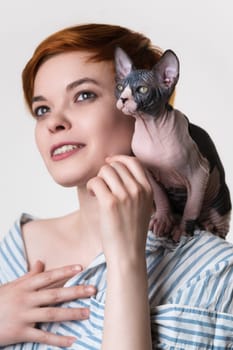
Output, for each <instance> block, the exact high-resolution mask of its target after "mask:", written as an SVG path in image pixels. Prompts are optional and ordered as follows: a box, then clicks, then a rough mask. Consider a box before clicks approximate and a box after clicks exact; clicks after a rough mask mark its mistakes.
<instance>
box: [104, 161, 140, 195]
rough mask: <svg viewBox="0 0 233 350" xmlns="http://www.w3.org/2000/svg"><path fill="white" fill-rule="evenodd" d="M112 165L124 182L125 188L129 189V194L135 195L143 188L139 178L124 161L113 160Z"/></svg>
mask: <svg viewBox="0 0 233 350" xmlns="http://www.w3.org/2000/svg"><path fill="white" fill-rule="evenodd" d="M111 167H112V168H114V170H115V172H117V174H118V177H120V179H121V181H122V183H123V184H124V188H126V189H127V193H128V194H131V195H134V194H136V193H139V192H140V190H141V189H142V185H141V183H140V182H138V180H137V179H136V178H135V177H134V176H133V174H132V173H131V172H130V171H129V169H128V168H127V167H126V166H125V165H124V164H123V163H120V162H118V161H114V162H111ZM116 194H117V192H116Z"/></svg>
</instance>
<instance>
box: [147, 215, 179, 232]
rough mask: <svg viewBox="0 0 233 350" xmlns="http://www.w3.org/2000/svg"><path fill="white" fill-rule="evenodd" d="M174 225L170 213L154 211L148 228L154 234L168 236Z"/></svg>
mask: <svg viewBox="0 0 233 350" xmlns="http://www.w3.org/2000/svg"><path fill="white" fill-rule="evenodd" d="M173 225H174V218H173V216H172V215H171V214H170V213H163V214H161V213H157V212H155V213H154V214H153V215H152V216H151V219H150V224H149V229H150V230H152V231H153V232H154V234H155V235H156V236H160V237H163V236H169V235H170V233H171V231H172V227H173Z"/></svg>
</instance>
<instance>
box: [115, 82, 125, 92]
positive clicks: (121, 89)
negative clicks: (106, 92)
mask: <svg viewBox="0 0 233 350" xmlns="http://www.w3.org/2000/svg"><path fill="white" fill-rule="evenodd" d="M116 88H117V90H118V91H123V89H124V88H123V85H122V84H117V86H116Z"/></svg>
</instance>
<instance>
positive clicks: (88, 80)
mask: <svg viewBox="0 0 233 350" xmlns="http://www.w3.org/2000/svg"><path fill="white" fill-rule="evenodd" d="M85 83H92V84H95V85H100V84H99V82H98V81H97V80H95V79H93V78H81V79H78V80H75V81H73V82H72V83H70V84H68V85H67V87H66V91H70V90H72V89H74V88H75V87H77V86H79V85H82V84H85Z"/></svg>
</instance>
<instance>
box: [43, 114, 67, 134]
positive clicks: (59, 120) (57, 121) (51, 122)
mask: <svg viewBox="0 0 233 350" xmlns="http://www.w3.org/2000/svg"><path fill="white" fill-rule="evenodd" d="M70 127H71V122H70V121H69V119H68V117H67V115H66V114H65V113H63V112H56V113H54V114H53V115H51V116H50V118H48V129H49V131H50V132H52V133H56V132H59V131H62V130H68V129H70Z"/></svg>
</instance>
